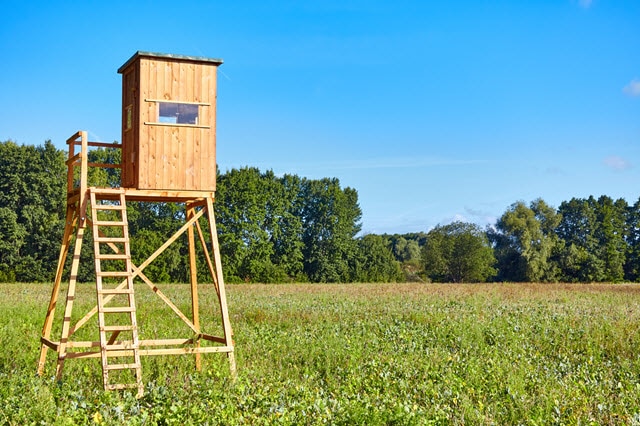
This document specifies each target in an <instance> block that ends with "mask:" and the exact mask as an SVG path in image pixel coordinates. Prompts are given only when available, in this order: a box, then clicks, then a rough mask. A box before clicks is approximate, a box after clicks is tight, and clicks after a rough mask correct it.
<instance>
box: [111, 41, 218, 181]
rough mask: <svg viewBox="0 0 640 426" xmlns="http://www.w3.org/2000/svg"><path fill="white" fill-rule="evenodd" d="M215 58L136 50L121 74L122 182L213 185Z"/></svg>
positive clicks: (214, 154) (214, 177)
mask: <svg viewBox="0 0 640 426" xmlns="http://www.w3.org/2000/svg"><path fill="white" fill-rule="evenodd" d="M220 64H222V60H220V59H209V58H196V57H190V56H177V55H164V54H157V53H147V52H138V53H136V54H135V55H133V57H132V58H131V59H129V60H128V61H127V62H126V63H125V64H124V65H123V66H122V67H120V69H119V70H118V72H119V73H121V74H122V161H123V169H122V185H123V186H124V187H128V188H137V189H165V190H196V191H215V189H216V168H215V165H216V71H217V69H218V66H219V65H220Z"/></svg>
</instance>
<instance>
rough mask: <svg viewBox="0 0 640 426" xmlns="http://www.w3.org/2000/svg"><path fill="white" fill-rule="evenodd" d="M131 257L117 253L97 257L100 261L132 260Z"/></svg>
mask: <svg viewBox="0 0 640 426" xmlns="http://www.w3.org/2000/svg"><path fill="white" fill-rule="evenodd" d="M130 258H131V256H129V255H127V254H125V253H117V254H99V255H97V256H96V259H100V260H127V259H130Z"/></svg>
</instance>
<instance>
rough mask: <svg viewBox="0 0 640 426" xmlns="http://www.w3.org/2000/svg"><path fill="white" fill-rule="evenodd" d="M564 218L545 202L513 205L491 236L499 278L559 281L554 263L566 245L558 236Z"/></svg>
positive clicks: (557, 269)
mask: <svg viewBox="0 0 640 426" xmlns="http://www.w3.org/2000/svg"><path fill="white" fill-rule="evenodd" d="M559 222H560V217H559V216H558V215H557V213H556V212H555V210H554V209H553V208H551V207H549V206H548V205H547V204H546V203H545V202H544V201H543V200H542V199H538V200H535V201H533V202H532V203H531V205H530V207H527V206H526V205H525V204H524V203H523V202H521V201H519V202H516V203H514V204H512V205H511V206H510V207H509V209H507V211H506V212H505V213H504V214H503V215H502V217H500V219H499V220H498V222H497V223H496V228H495V230H492V231H491V232H489V237H490V239H491V241H492V243H493V244H494V247H495V255H496V258H497V260H498V270H499V275H498V279H500V280H506V281H528V282H548V281H556V280H558V278H559V268H558V265H557V262H555V261H554V255H556V254H557V253H558V250H559V247H560V246H561V245H562V242H561V241H560V240H559V238H558V236H557V235H556V234H555V232H554V231H555V228H556V227H557V224H558V223H559Z"/></svg>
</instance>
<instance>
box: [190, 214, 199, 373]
mask: <svg viewBox="0 0 640 426" xmlns="http://www.w3.org/2000/svg"><path fill="white" fill-rule="evenodd" d="M194 215H195V210H194V208H193V206H191V205H188V206H187V219H191V218H192V217H193V216H194ZM196 223H197V221H196ZM187 235H188V240H189V281H190V284H191V316H192V318H193V324H194V326H195V328H196V329H197V330H200V313H199V310H198V309H199V308H198V304H199V303H198V267H197V263H196V240H195V237H194V232H193V226H190V227H189V230H188V233H187ZM198 333H199V331H198ZM196 346H200V342H197V343H196ZM201 369H202V362H201V360H200V354H197V355H196V370H198V371H200V370H201Z"/></svg>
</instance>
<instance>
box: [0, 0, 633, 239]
mask: <svg viewBox="0 0 640 426" xmlns="http://www.w3.org/2000/svg"><path fill="white" fill-rule="evenodd" d="M1 5H2V14H1V15H0V21H1V25H0V53H1V54H2V58H3V65H2V67H0V89H1V90H0V104H1V105H2V107H3V108H2V110H3V111H2V114H0V141H4V140H7V139H12V140H14V141H16V142H18V143H23V144H35V145H38V144H42V143H43V142H44V141H45V140H47V139H51V140H52V141H53V142H54V143H55V144H56V146H58V147H59V148H61V149H62V148H64V149H66V147H65V145H64V141H65V140H66V138H67V137H68V136H70V135H71V134H72V133H74V132H75V131H76V130H79V129H82V130H87V131H89V134H90V137H91V138H92V139H94V140H101V141H114V140H119V139H120V103H121V92H120V91H121V80H120V75H119V74H117V72H116V70H117V69H118V68H119V67H120V65H122V64H123V63H124V62H125V61H126V60H127V59H128V58H129V57H131V55H132V54H133V53H135V52H136V51H138V50H142V51H152V52H162V53H176V54H184V55H198V56H207V57H215V58H222V59H223V60H224V64H223V65H222V66H221V67H220V70H219V71H220V73H219V81H218V123H217V129H218V151H217V159H218V164H219V165H220V167H221V169H222V170H223V171H224V170H227V169H230V168H233V167H241V166H245V165H248V166H256V167H259V168H260V169H262V170H267V169H272V170H273V171H274V172H275V173H277V174H284V173H292V174H297V175H299V176H304V177H309V178H321V177H325V176H327V177H337V178H339V179H340V181H341V183H342V185H343V186H350V187H352V188H355V189H356V190H357V191H358V194H359V200H360V206H361V208H362V210H363V218H362V225H363V232H366V233H396V232H397V233H405V232H418V231H428V230H429V229H431V228H432V227H434V226H435V225H437V224H446V223H449V222H451V221H452V220H464V221H468V222H474V223H477V224H479V225H481V226H485V225H486V224H491V223H495V221H496V219H497V218H498V217H499V216H500V215H502V214H503V213H504V212H505V210H506V209H507V208H508V207H509V205H511V204H512V203H514V202H516V201H519V200H522V201H525V202H527V203H529V202H530V201H532V200H534V199H536V198H539V197H540V198H542V199H544V200H545V201H546V202H547V203H549V204H551V205H553V206H554V207H558V205H559V204H560V203H561V202H562V201H565V200H569V199H571V198H572V197H588V196H590V195H594V196H596V197H597V196H600V195H608V196H611V197H613V198H620V197H622V198H625V199H626V200H627V202H629V203H630V204H632V203H634V202H635V201H637V200H638V198H639V197H640V171H639V170H640V55H639V54H638V52H640V2H639V1H637V0H590V1H589V0H539V1H521V0H512V1H507V0H502V1H500V0H496V1H482V0H473V1H472V0H469V1H464V0H457V1H446V2H443V1H404V0H393V1H391V0H389V1H386V0H385V1H377V2H376V1H371V0H368V1H349V0H343V1H333V0H325V1H321V2H314V1H284V0H283V1H254V0H248V1H245V2H228V1H217V0H212V1H202V2H190V1H186V0H185V1H181V2H176V1H137V2H132V1H126V2H125V1H118V0H113V1H109V2H105V1H95V2H92V1H84V2H79V1H78V2H71V1H68V2H61V1H46V2H44V1H42V2H38V1H31V2H22V1H11V0H9V1H3V2H2V3H1Z"/></svg>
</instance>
